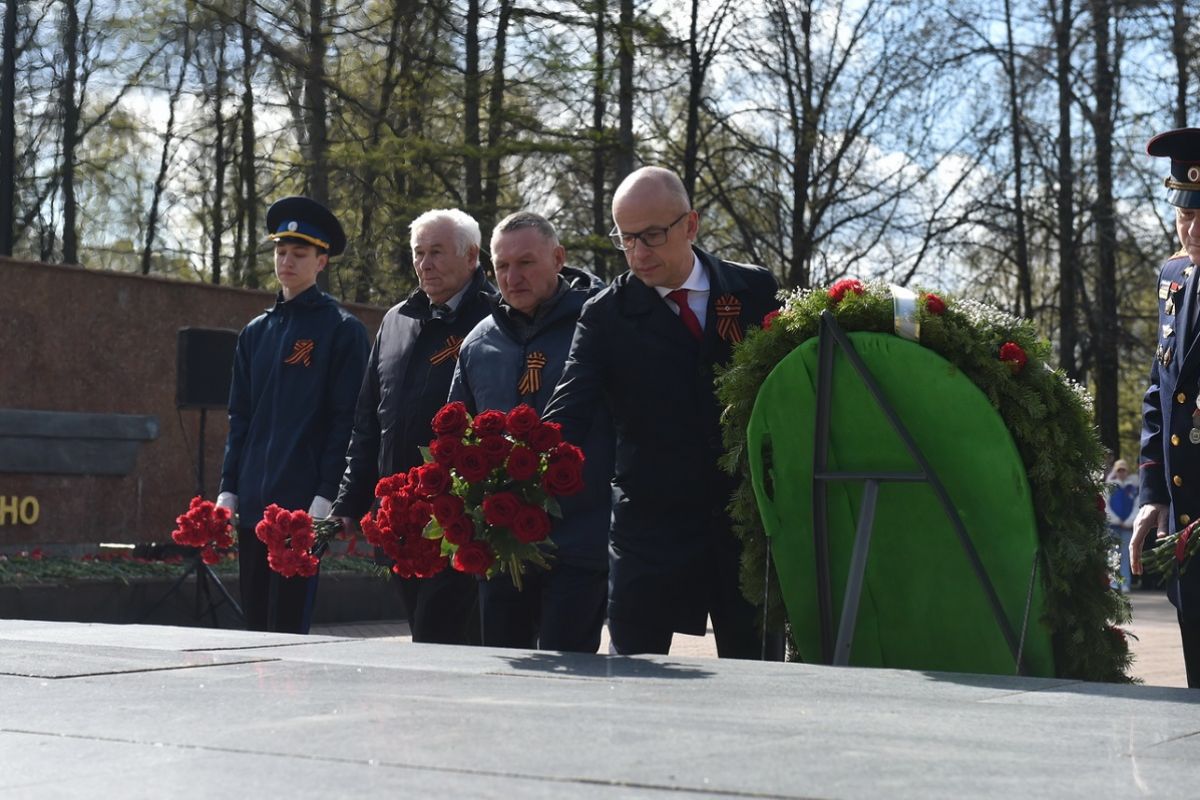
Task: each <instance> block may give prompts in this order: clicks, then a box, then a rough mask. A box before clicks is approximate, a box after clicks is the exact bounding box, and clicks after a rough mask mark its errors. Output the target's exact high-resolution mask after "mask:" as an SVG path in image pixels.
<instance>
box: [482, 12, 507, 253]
mask: <svg viewBox="0 0 1200 800" xmlns="http://www.w3.org/2000/svg"><path fill="white" fill-rule="evenodd" d="M511 17H512V0H500V16H499V18H498V19H497V20H496V51H495V55H493V56H492V85H491V87H490V88H489V90H488V129H487V153H488V157H487V170H486V172H487V177H486V181H485V183H484V191H483V208H482V209H481V210H480V215H479V227H480V228H481V229H482V230H483V231H484V235H485V236H487V235H489V234H490V233H491V230H492V226H493V225H494V224H495V223H496V216H497V215H498V213H499V212H498V210H497V208H496V206H497V204H498V203H499V200H500V154H499V152H498V148H499V145H500V137H501V136H502V135H503V133H504V59H505V58H507V53H508V22H509V19H510V18H511Z"/></svg>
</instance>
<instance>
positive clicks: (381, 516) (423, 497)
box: [360, 464, 449, 578]
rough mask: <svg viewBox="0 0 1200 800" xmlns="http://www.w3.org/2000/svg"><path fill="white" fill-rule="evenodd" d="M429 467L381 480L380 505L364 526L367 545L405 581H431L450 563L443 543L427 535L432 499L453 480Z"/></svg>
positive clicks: (377, 491)
mask: <svg viewBox="0 0 1200 800" xmlns="http://www.w3.org/2000/svg"><path fill="white" fill-rule="evenodd" d="M429 466H430V465H429V464H426V465H425V466H424V467H413V468H412V469H411V470H409V471H408V472H400V473H397V474H395V475H391V476H388V477H386V478H382V479H380V481H379V483H377V484H376V485H375V496H376V497H377V498H379V506H378V508H377V509H376V510H375V513H374V515H372V514H367V515H366V516H364V517H363V518H362V521H361V523H360V524H361V525H362V529H363V535H364V536H365V537H366V539H367V542H369V543H370V544H372V545H374V546H375V547H378V548H379V549H380V550H382V551H383V552H384V554H386V555H387V557H388V558H390V559H391V560H392V562H393V563H392V572H394V573H396V574H397V575H399V576H400V577H402V578H430V577H433V576H434V575H436V574H438V573H439V572H441V571H442V570H443V569H445V568H446V564H447V563H448V559H447V558H446V557H445V556H443V555H442V552H441V543H440V542H438V541H437V540H436V539H427V538H425V536H424V533H425V528H426V527H427V526H428V525H429V520H430V519H431V518H432V516H433V512H434V505H433V503H431V502H430V500H429V498H430V497H431V496H433V495H435V494H437V493H438V492H440V491H441V490H442V489H443V488H444V487H445V486H446V485H447V484H448V481H449V474H448V473H446V471H445V470H444V469H441V468H440V467H439V468H438V469H426V467H429ZM433 466H435V467H436V466H437V465H433Z"/></svg>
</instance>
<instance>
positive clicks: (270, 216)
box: [217, 197, 368, 633]
mask: <svg viewBox="0 0 1200 800" xmlns="http://www.w3.org/2000/svg"><path fill="white" fill-rule="evenodd" d="M267 233H268V236H267V238H268V239H271V240H272V241H274V242H275V275H276V277H277V278H278V279H279V294H278V295H276V297H275V304H274V306H272V307H271V308H269V309H267V310H266V313H264V314H261V315H260V316H258V317H256V318H254V319H253V320H252V321H251V322H250V324H249V325H247V326H246V327H245V328H244V329H242V332H241V334H239V336H238V341H237V351H236V355H235V357H234V365H233V383H232V387H231V389H230V392H229V438H228V440H227V441H226V443H225V463H224V467H223V469H222V471H221V493H220V495H219V496H218V498H217V505H221V506H225V507H227V508H230V509H231V510H233V511H235V512H237V513H238V520H239V521H238V551H239V562H240V564H239V573H240V582H241V593H242V610H243V612H244V613H245V617H246V627H247V628H248V629H249V630H260V631H265V630H270V631H280V632H285V633H308V628H309V625H310V623H311V621H312V608H313V601H314V599H315V596H316V589H317V576H313V577H312V578H283V577H281V576H279V575H277V574H276V573H274V572H272V571H271V570H270V568H269V567H268V566H267V551H266V546H265V545H264V544H263V543H262V542H260V541H259V540H258V537H257V536H255V534H254V527H255V525H256V524H257V523H258V521H259V520H260V519H262V514H263V509H264V508H265V507H266V506H268V505H270V504H271V503H275V504H277V505H279V506H281V507H283V508H287V509H290V510H296V509H302V510H306V511H308V513H310V514H312V516H313V517H314V518H322V517H326V516H328V515H329V511H330V498H332V497H334V496H335V495H336V493H337V487H338V481H339V480H340V479H341V477H342V472H343V470H344V469H345V466H346V447H347V446H348V444H349V442H350V431H351V430H352V429H353V426H354V404H355V401H356V399H357V397H358V387H359V385H360V384H361V383H362V377H363V373H364V372H365V370H366V363H367V351H368V339H367V331H366V328H365V327H363V324H362V323H361V322H359V321H358V319H356V318H355V317H353V316H352V315H351V314H350V313H349V312H347V311H346V310H345V309H343V308H342V307H341V306H339V305H338V303H337V302H336V301H335V300H334V299H333V298H332V297H330V296H329V295H328V294H326V293H325V292H323V291H321V290H320V288H318V287H317V275H318V274H319V273H320V272H321V270H323V269H325V267H326V266H327V265H328V263H329V259H330V257H331V256H336V255H338V254H339V253H341V252H342V251H343V250H344V249H345V247H346V234H345V233H344V232H343V231H342V226H341V224H340V223H339V222H338V220H337V218H336V217H335V216H334V215H333V213H332V212H330V211H329V209H327V208H325V206H323V205H321V204H320V203H318V202H316V201H315V200H311V199H309V198H307V197H286V198H284V199H282V200H279V201H277V202H276V203H274V204H273V205H272V206H271V208H270V209H269V210H268V211H267Z"/></svg>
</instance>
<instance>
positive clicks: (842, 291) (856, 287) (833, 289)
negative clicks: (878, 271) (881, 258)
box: [829, 278, 867, 303]
mask: <svg viewBox="0 0 1200 800" xmlns="http://www.w3.org/2000/svg"><path fill="white" fill-rule="evenodd" d="M866 291H867V287H866V286H863V282H862V281H860V280H858V279H857V278H843V279H842V280H840V281H837V282H835V283H834V284H833V286H830V287H829V296H830V297H831V298H832V299H833V302H834V303H840V302H842V298H843V297H845V296H846V292H854V293H855V294H863V293H865V292H866Z"/></svg>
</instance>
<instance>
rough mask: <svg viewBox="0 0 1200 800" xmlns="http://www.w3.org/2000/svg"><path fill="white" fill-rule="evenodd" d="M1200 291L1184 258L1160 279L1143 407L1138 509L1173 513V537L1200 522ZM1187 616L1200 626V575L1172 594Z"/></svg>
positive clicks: (1187, 576) (1185, 578)
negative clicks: (1154, 506)
mask: <svg viewBox="0 0 1200 800" xmlns="http://www.w3.org/2000/svg"><path fill="white" fill-rule="evenodd" d="M1198 290H1200V281H1198V276H1197V270H1196V269H1195V267H1193V266H1192V262H1191V259H1189V258H1188V257H1187V256H1186V255H1184V256H1177V257H1175V258H1172V259H1170V260H1168V261H1167V263H1166V264H1164V265H1163V268H1162V272H1161V274H1160V275H1159V280H1158V323H1159V344H1158V350H1157V352H1156V353H1155V358H1154V364H1153V366H1152V367H1151V368H1150V388H1149V389H1147V390H1146V395H1145V398H1144V400H1143V404H1142V412H1143V413H1142V452H1141V479H1142V489H1141V498H1140V502H1141V503H1142V504H1146V503H1163V504H1166V505H1169V506H1170V512H1171V531H1172V532H1175V531H1178V530H1182V529H1183V528H1184V527H1185V526H1186V525H1187V524H1188V523H1189V522H1191V521H1192V520H1195V519H1197V518H1200V347H1198V346H1196V340H1197V339H1200V297H1198V296H1197V291H1198ZM1168 595H1169V596H1170V598H1171V602H1172V603H1174V604H1175V605H1176V607H1178V608H1179V610H1180V612H1181V613H1183V614H1184V615H1185V616H1187V617H1189V618H1191V619H1194V620H1197V621H1200V569H1194V568H1193V569H1190V570H1188V571H1187V572H1185V573H1184V574H1183V575H1182V576H1181V577H1180V578H1179V580H1178V582H1177V583H1174V582H1173V585H1172V586H1171V587H1170V588H1169V589H1168Z"/></svg>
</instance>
